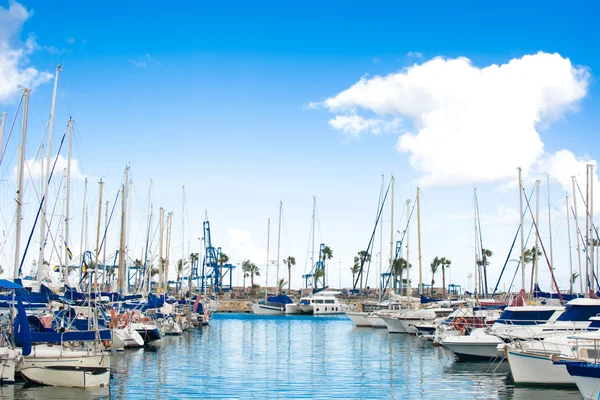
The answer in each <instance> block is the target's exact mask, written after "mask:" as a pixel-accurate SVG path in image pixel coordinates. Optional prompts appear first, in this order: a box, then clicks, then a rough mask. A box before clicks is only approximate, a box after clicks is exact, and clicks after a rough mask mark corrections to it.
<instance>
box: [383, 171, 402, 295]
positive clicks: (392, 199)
mask: <svg viewBox="0 0 600 400" xmlns="http://www.w3.org/2000/svg"><path fill="white" fill-rule="evenodd" d="M381 183H382V186H381V188H382V189H383V181H382V182H381ZM382 201H383V197H382ZM394 205H395V204H394V175H392V198H391V203H390V272H392V273H393V274H394V282H395V281H396V279H397V276H396V271H395V270H394ZM382 228H383V227H382ZM381 231H382V232H383V229H381ZM379 254H380V257H379V260H380V264H379V265H380V267H379V277H378V279H377V282H380V281H381V259H382V258H383V253H382V252H380V253H379ZM400 286H402V282H400ZM380 296H381V294H380ZM380 300H381V298H380Z"/></svg>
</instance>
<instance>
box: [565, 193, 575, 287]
mask: <svg viewBox="0 0 600 400" xmlns="http://www.w3.org/2000/svg"><path fill="white" fill-rule="evenodd" d="M565 203H566V205H567V236H568V238H569V272H570V274H571V276H570V278H569V294H573V254H572V251H571V223H570V222H569V220H570V219H571V218H569V195H566V196H565Z"/></svg>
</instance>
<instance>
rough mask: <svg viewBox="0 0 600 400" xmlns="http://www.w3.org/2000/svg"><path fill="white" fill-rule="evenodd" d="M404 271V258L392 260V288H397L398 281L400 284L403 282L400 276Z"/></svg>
mask: <svg viewBox="0 0 600 400" xmlns="http://www.w3.org/2000/svg"><path fill="white" fill-rule="evenodd" d="M408 268H412V264H410V265H409V266H408ZM405 269H406V260H405V259H404V258H402V257H400V258H397V259H395V260H394V265H393V266H392V275H394V288H396V287H397V286H398V281H400V283H402V282H403V280H402V275H403V273H404V270H405ZM398 276H399V277H400V280H398Z"/></svg>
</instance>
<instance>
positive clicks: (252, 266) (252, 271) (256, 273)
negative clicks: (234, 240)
mask: <svg viewBox="0 0 600 400" xmlns="http://www.w3.org/2000/svg"><path fill="white" fill-rule="evenodd" d="M248 272H249V273H250V284H251V285H252V289H253V290H254V277H255V276H260V269H259V268H258V267H257V266H256V264H254V263H250V266H249V267H248Z"/></svg>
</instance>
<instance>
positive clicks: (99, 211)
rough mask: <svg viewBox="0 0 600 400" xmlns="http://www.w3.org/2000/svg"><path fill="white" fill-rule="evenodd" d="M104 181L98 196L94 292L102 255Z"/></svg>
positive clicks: (96, 291)
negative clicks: (101, 231)
mask: <svg viewBox="0 0 600 400" xmlns="http://www.w3.org/2000/svg"><path fill="white" fill-rule="evenodd" d="M103 186H104V182H102V179H100V194H99V196H98V227H97V228H96V262H95V263H94V268H95V273H94V292H95V293H98V258H99V256H100V222H101V221H102V187H103Z"/></svg>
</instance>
